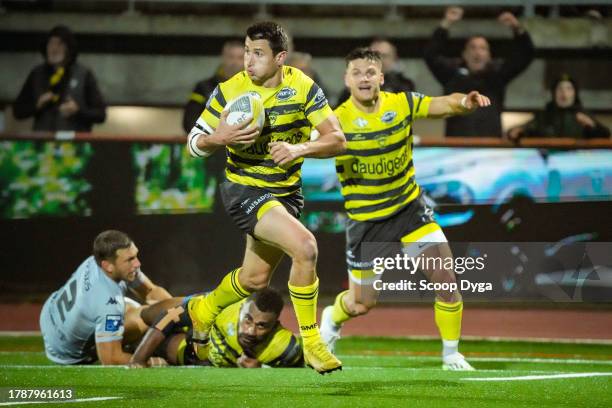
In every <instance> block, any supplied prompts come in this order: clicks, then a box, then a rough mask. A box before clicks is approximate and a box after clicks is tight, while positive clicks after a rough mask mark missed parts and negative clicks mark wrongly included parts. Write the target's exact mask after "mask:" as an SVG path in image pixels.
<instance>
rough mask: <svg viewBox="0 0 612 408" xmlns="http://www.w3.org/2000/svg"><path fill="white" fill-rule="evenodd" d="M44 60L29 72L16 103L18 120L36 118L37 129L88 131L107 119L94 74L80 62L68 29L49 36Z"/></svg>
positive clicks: (44, 47)
mask: <svg viewBox="0 0 612 408" xmlns="http://www.w3.org/2000/svg"><path fill="white" fill-rule="evenodd" d="M42 54H43V57H44V59H45V62H44V63H43V64H40V65H38V66H36V67H34V69H33V70H32V71H31V72H30V74H29V75H28V78H27V79H26V82H25V84H24V85H23V88H22V89H21V92H19V96H18V97H17V99H16V100H15V103H14V104H13V114H14V115H15V118H17V119H25V118H29V117H31V116H34V130H46V131H57V130H75V131H83V132H88V131H91V128H92V126H93V124H94V123H102V122H104V120H105V119H106V105H105V103H104V99H103V98H102V94H101V93H100V90H99V89H98V85H97V83H96V79H95V77H94V75H93V73H92V72H91V71H90V70H89V69H88V68H86V67H84V66H83V65H81V64H79V63H78V62H77V47H76V41H75V39H74V36H73V35H72V32H71V31H70V29H69V28H68V27H66V26H61V25H60V26H56V27H54V28H53V29H52V30H51V31H50V32H49V34H48V36H47V41H46V42H45V44H44V46H43V49H42Z"/></svg>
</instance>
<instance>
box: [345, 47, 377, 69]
mask: <svg viewBox="0 0 612 408" xmlns="http://www.w3.org/2000/svg"><path fill="white" fill-rule="evenodd" d="M356 59H365V60H369V61H374V62H379V63H381V64H382V56H381V55H380V52H378V51H374V50H371V49H370V48H367V47H360V48H355V49H354V50H353V51H351V52H349V53H348V54H347V56H346V57H344V60H345V61H346V65H348V64H349V62H351V61H354V60H356Z"/></svg>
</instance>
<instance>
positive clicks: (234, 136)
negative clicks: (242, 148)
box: [187, 85, 259, 157]
mask: <svg viewBox="0 0 612 408" xmlns="http://www.w3.org/2000/svg"><path fill="white" fill-rule="evenodd" d="M225 105H226V101H225V96H224V95H223V89H222V86H221V85H218V86H217V87H216V88H215V90H214V91H213V92H212V94H211V95H210V97H209V98H208V101H207V102H206V108H205V109H204V111H203V112H202V114H201V115H200V118H199V119H198V120H197V121H196V123H195V125H194V127H193V129H191V132H189V136H187V148H188V149H189V153H190V154H191V155H192V156H194V157H208V156H210V155H211V154H213V153H214V151H215V150H217V149H218V148H219V147H225V146H227V145H232V144H245V145H248V144H251V143H253V142H255V139H256V138H257V136H259V129H257V128H251V127H249V123H250V122H251V121H250V119H247V120H245V121H243V122H242V123H239V124H236V125H229V124H228V123H227V116H228V115H229V112H228V111H225V110H224V108H225Z"/></svg>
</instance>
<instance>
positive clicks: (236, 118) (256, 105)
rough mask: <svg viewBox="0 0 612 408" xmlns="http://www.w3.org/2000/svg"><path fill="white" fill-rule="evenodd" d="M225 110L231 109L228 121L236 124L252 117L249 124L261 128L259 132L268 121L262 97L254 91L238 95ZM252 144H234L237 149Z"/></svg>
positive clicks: (230, 123)
mask: <svg viewBox="0 0 612 408" xmlns="http://www.w3.org/2000/svg"><path fill="white" fill-rule="evenodd" d="M223 110H224V111H229V114H228V115H227V119H226V121H227V123H228V124H229V125H236V124H238V123H242V122H244V121H245V120H248V119H249V118H250V124H249V126H251V127H255V126H257V127H258V128H259V134H260V135H261V131H262V130H263V126H264V122H265V121H266V110H265V108H264V105H263V101H262V100H261V97H260V96H259V95H258V94H256V93H252V92H247V93H244V94H242V95H239V96H237V97H236V98H234V99H232V100H231V101H229V102H228V103H227V105H225V108H224V109H223ZM249 146H250V145H234V146H232V147H233V148H235V149H240V150H242V149H246V148H247V147H249Z"/></svg>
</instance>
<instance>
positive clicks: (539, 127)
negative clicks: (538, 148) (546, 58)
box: [508, 75, 610, 139]
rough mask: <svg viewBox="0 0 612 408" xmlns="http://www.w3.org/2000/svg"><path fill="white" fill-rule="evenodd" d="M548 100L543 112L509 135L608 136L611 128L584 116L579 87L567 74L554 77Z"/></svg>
mask: <svg viewBox="0 0 612 408" xmlns="http://www.w3.org/2000/svg"><path fill="white" fill-rule="evenodd" d="M550 93H551V101H550V102H548V104H547V105H546V109H545V110H544V111H543V112H538V113H536V114H535V118H534V119H533V120H532V121H530V122H528V123H526V124H525V125H523V126H520V127H516V128H514V129H511V130H510V131H509V132H508V136H509V137H510V138H511V139H517V138H519V137H522V136H536V137H573V138H576V139H591V138H602V137H610V129H608V128H607V127H605V126H604V125H602V124H601V123H599V122H598V121H597V120H595V119H594V118H593V117H592V116H590V115H589V114H587V113H585V111H584V109H583V107H582V103H581V101H580V95H579V92H578V85H577V84H576V82H575V81H574V80H573V79H572V78H571V77H570V76H569V75H562V76H560V77H559V78H557V79H556V80H555V81H554V82H553V84H552V86H551V88H550Z"/></svg>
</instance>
